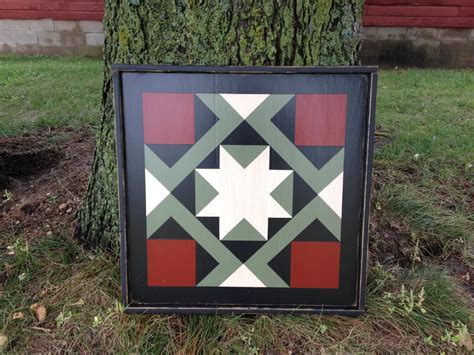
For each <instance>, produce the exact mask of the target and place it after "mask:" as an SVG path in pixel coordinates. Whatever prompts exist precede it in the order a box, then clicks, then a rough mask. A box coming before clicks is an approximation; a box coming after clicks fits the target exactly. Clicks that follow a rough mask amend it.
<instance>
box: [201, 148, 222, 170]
mask: <svg viewBox="0 0 474 355" xmlns="http://www.w3.org/2000/svg"><path fill="white" fill-rule="evenodd" d="M219 166H220V165H219V148H216V149H214V150H213V151H212V152H210V153H209V155H208V156H207V157H205V158H204V160H203V161H202V162H200V163H199V165H198V166H197V168H198V169H219Z"/></svg>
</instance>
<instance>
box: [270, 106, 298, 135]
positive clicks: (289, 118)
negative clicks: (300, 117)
mask: <svg viewBox="0 0 474 355" xmlns="http://www.w3.org/2000/svg"><path fill="white" fill-rule="evenodd" d="M295 108H296V99H295V98H294V97H293V98H292V99H291V100H290V101H288V103H287V104H286V105H285V107H283V108H282V109H281V110H280V111H279V112H278V113H277V114H276V115H275V116H274V117H273V118H272V122H273V124H274V125H275V126H277V128H278V129H279V130H280V131H281V132H282V133H283V134H284V135H285V136H287V137H288V139H289V140H290V142H294V141H295Z"/></svg>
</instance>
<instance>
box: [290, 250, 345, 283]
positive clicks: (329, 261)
mask: <svg viewBox="0 0 474 355" xmlns="http://www.w3.org/2000/svg"><path fill="white" fill-rule="evenodd" d="M339 259H340V243H339V242H292V243H291V275H290V287H292V288H338V287H339Z"/></svg>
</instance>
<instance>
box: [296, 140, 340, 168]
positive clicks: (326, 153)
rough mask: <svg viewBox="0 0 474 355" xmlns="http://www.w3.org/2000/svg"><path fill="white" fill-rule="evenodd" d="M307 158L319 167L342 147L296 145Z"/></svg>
mask: <svg viewBox="0 0 474 355" xmlns="http://www.w3.org/2000/svg"><path fill="white" fill-rule="evenodd" d="M298 149H299V150H300V151H301V152H302V153H303V154H304V156H305V157H306V158H308V160H309V161H310V162H311V163H313V164H314V166H316V167H317V168H318V169H321V168H322V167H323V166H324V165H325V164H326V163H327V162H328V161H329V160H331V158H332V157H333V156H335V155H336V154H337V153H338V152H339V151H340V150H341V149H342V147H309V146H308V147H307V146H304V147H298Z"/></svg>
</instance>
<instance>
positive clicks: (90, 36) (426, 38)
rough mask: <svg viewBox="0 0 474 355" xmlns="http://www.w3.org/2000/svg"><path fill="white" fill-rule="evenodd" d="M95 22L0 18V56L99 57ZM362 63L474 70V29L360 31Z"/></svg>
mask: <svg viewBox="0 0 474 355" xmlns="http://www.w3.org/2000/svg"><path fill="white" fill-rule="evenodd" d="M103 41H104V35H103V32H102V22H100V21H85V20H80V21H71V20H51V19H45V20H1V19H0V54H21V55H38V54H41V55H60V56H76V55H77V56H89V57H101V56H102V45H103ZM360 61H361V64H367V65H380V66H387V67H394V66H399V67H444V68H464V67H474V29H470V28H468V29H465V28H422V27H365V28H364V30H363V44H362V51H361V53H360Z"/></svg>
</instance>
